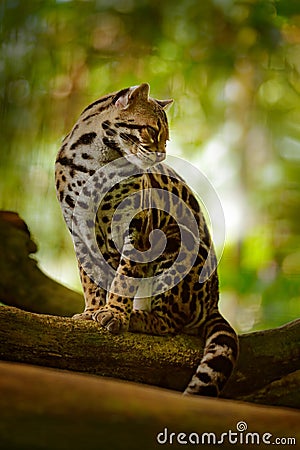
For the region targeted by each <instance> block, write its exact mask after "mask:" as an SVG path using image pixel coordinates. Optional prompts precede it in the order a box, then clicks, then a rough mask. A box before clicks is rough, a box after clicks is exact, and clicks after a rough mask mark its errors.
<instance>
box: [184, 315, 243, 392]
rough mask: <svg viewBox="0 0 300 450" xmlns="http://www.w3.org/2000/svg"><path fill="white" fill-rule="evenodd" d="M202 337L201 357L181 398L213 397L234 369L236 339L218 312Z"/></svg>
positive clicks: (236, 355)
mask: <svg viewBox="0 0 300 450" xmlns="http://www.w3.org/2000/svg"><path fill="white" fill-rule="evenodd" d="M204 336H205V348H204V352H203V357H202V359H201V361H200V364H199V366H198V368H197V371H196V373H195V374H194V375H193V377H192V379H191V381H190V383H189V384H188V386H187V388H186V389H185V391H184V395H206V396H210V397H217V396H218V395H219V394H220V392H221V390H222V389H223V387H224V385H225V383H226V382H227V380H228V378H229V377H230V375H231V373H232V371H233V368H234V366H235V363H236V360H237V357H238V339H237V335H236V333H235V331H234V330H233V328H232V327H231V326H230V325H229V323H228V322H227V321H226V320H225V319H224V317H223V316H222V315H221V314H220V313H219V312H218V311H215V312H213V313H212V314H211V315H210V316H209V318H208V319H207V322H206V324H205V330H204Z"/></svg>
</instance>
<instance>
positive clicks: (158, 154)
mask: <svg viewBox="0 0 300 450" xmlns="http://www.w3.org/2000/svg"><path fill="white" fill-rule="evenodd" d="M155 157H156V162H160V161H163V160H164V159H165V157H166V154H165V153H162V152H156V153H155Z"/></svg>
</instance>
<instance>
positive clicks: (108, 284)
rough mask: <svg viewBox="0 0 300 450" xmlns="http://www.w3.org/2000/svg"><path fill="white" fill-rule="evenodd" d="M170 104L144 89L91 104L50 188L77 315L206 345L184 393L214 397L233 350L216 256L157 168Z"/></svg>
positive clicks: (201, 225)
mask: <svg viewBox="0 0 300 450" xmlns="http://www.w3.org/2000/svg"><path fill="white" fill-rule="evenodd" d="M171 103H172V100H155V99H153V98H151V97H149V85H148V84H147V83H143V84H141V85H139V86H134V87H130V88H126V89H122V90H120V91H118V92H114V93H112V94H108V95H105V96H104V97H102V98H100V99H99V100H97V101H95V102H94V103H92V104H90V105H89V106H88V107H87V108H85V110H84V111H83V112H82V114H81V115H80V117H79V119H78V121H77V122H76V124H75V125H74V127H73V129H72V131H71V132H70V133H69V134H68V135H67V136H66V138H65V139H64V141H63V143H62V147H61V149H60V151H59V153H58V156H57V159H56V171H55V172H56V173H55V175H56V189H57V197H58V200H59V202H60V204H61V208H62V211H63V215H64V218H65V221H66V223H67V226H68V228H69V230H70V231H71V233H72V237H73V240H74V244H75V249H76V253H77V259H78V263H79V270H80V276H81V282H82V286H83V291H84V296H85V310H84V312H83V313H82V314H76V315H75V316H74V318H75V319H86V320H94V321H96V322H98V323H99V324H100V325H101V326H102V327H105V328H106V329H107V330H109V331H110V332H112V333H118V332H122V331H126V330H129V331H131V332H142V333H150V334H156V335H165V334H174V333H188V334H194V335H199V336H202V337H203V338H204V339H205V348H204V353H203V357H202V359H201V361H200V364H199V366H198V368H197V370H196V373H195V374H194V376H193V377H192V379H191V381H190V383H189V384H188V386H187V388H186V389H185V391H184V394H186V395H189V394H196V395H208V396H217V395H219V393H220V391H221V390H222V388H223V386H224V385H225V383H226V381H227V379H228V378H229V376H230V374H231V372H232V370H233V367H234V365H235V361H236V358H237V353H238V342H237V336H236V333H235V332H234V330H233V329H232V327H231V326H230V325H229V324H228V322H227V321H226V320H225V319H224V318H223V317H222V315H221V314H220V312H219V310H218V297H219V293H218V275H217V270H216V266H217V263H216V257H215V253H214V250H213V246H212V242H211V238H210V234H209V231H208V228H207V225H206V223H205V220H204V217H203V215H202V212H201V210H200V207H199V203H198V201H197V200H196V198H195V196H194V194H193V192H192V191H191V189H190V188H189V187H188V185H187V184H186V183H185V182H184V181H183V180H182V179H181V178H180V176H179V175H178V174H177V173H176V172H175V171H174V170H173V169H172V168H170V167H169V166H168V165H166V164H165V163H162V161H163V160H164V159H165V156H166V151H165V147H166V142H167V140H168V139H169V129H168V122H167V117H166V113H165V110H166V108H167V107H168V105H169V104H171Z"/></svg>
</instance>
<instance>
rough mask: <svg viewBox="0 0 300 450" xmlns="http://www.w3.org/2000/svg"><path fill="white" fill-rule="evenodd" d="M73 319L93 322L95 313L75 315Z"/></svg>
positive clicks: (85, 312)
mask: <svg viewBox="0 0 300 450" xmlns="http://www.w3.org/2000/svg"><path fill="white" fill-rule="evenodd" d="M72 319H75V320H93V313H92V312H87V311H84V312H83V313H81V314H74V316H72Z"/></svg>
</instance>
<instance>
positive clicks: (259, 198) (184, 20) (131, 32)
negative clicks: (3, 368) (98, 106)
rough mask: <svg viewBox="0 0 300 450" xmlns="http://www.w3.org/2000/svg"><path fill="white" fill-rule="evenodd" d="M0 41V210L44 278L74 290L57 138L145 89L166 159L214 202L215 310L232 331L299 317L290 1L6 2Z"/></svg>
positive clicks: (299, 138)
mask: <svg viewBox="0 0 300 450" xmlns="http://www.w3.org/2000/svg"><path fill="white" fill-rule="evenodd" d="M0 36H1V56H0V99H1V110H0V114H1V116H0V117H1V118H0V126H1V134H0V140H1V150H0V195H1V199H0V200H1V202H0V208H1V209H9V210H14V211H17V212H19V214H20V215H21V216H22V218H23V219H24V220H25V221H26V222H27V224H28V226H29V228H30V230H31V231H32V233H33V236H34V239H35V240H36V241H37V242H38V244H39V252H38V254H37V257H38V260H39V262H40V266H41V267H42V269H43V270H44V271H45V272H46V273H47V274H49V275H50V276H51V277H53V278H55V279H57V280H59V281H60V282H62V283H64V284H66V285H68V286H71V287H72V288H74V289H77V290H80V283H79V278H78V275H77V266H76V260H75V255H74V251H73V247H72V243H71V239H70V236H69V235H68V232H67V229H66V227H65V224H64V222H63V219H62V216H61V212H60V208H59V205H58V203H57V200H56V196H55V190H54V161H55V157H56V153H57V151H58V149H59V146H60V143H61V140H62V138H63V137H64V136H65V135H66V134H67V132H68V131H69V130H70V128H71V126H72V124H73V123H74V121H75V120H76V119H77V117H78V115H79V114H80V112H81V110H82V109H83V108H84V107H85V106H86V105H87V104H89V103H90V102H92V101H94V100H96V99H97V98H99V97H100V96H102V95H104V94H106V93H109V92H112V91H115V90H118V89H121V88H124V87H127V86H131V85H136V84H139V83H141V82H144V81H147V82H149V83H150V85H151V93H152V95H153V96H155V97H156V98H173V99H174V105H173V107H172V108H171V109H170V110H169V112H168V116H169V121H170V127H171V141H170V143H169V145H168V151H169V153H170V154H171V155H175V156H180V157H181V158H184V159H186V160H187V161H189V162H191V163H192V164H193V165H194V166H195V167H197V169H199V170H201V171H202V172H203V173H204V174H205V175H206V176H207V177H208V179H209V180H210V182H211V183H212V184H213V186H214V188H215V189H216V191H217V193H218V195H219V197H220V200H221V202H222V206H223V209H224V214H225V219H226V242H225V249H224V252H223V256H222V259H221V262H220V265H219V271H220V278H221V308H222V311H223V312H224V314H225V315H226V317H227V318H228V319H229V320H230V321H231V323H232V324H233V325H234V326H235V327H236V328H237V330H238V331H239V332H246V331H250V330H253V329H262V328H266V327H273V326H277V325H280V324H282V323H285V322H287V321H289V320H292V319H294V318H296V317H298V316H299V312H300V209H299V208H300V190H299V187H300V186H299V185H300V76H299V72H300V2H299V0H240V1H235V0H205V1H203V2H202V1H199V0H182V1H180V0H177V1H174V0H163V1H162V0H159V1H158V0H151V1H150V0H98V1H67V0H64V1H63V0H61V1H59V0H57V1H53V0H51V1H50V0H43V1H36V0H32V1H28V2H27V1H23V0H6V1H5V0H4V1H3V0H2V1H1V3H0ZM188 181H189V180H188Z"/></svg>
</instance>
